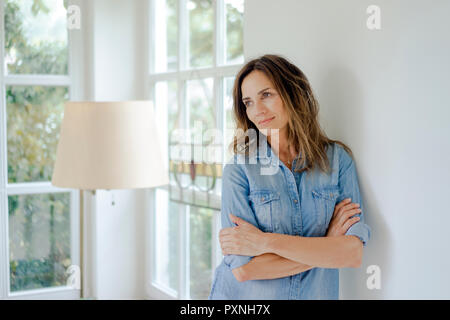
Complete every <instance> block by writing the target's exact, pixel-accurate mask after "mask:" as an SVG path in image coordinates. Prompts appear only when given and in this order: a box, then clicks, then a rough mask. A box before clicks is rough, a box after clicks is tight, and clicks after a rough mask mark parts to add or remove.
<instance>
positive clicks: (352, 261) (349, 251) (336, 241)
mask: <svg viewBox="0 0 450 320" xmlns="http://www.w3.org/2000/svg"><path fill="white" fill-rule="evenodd" d="M263 245H264V252H267V253H274V254H276V255H279V256H281V257H284V258H286V259H289V260H292V261H295V262H300V263H304V264H307V265H313V266H315V267H319V268H358V267H359V266H360V265H361V260H362V251H363V244H362V242H361V240H360V239H359V238H358V237H356V236H346V235H344V236H336V237H300V236H291V235H286V234H277V233H266V234H265V235H264V244H263Z"/></svg>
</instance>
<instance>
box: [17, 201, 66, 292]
mask: <svg viewBox="0 0 450 320" xmlns="http://www.w3.org/2000/svg"><path fill="white" fill-rule="evenodd" d="M8 211H9V220H8V224H9V259H10V260H9V261H10V262H9V263H10V284H11V286H10V290H11V292H13V291H19V290H28V289H38V288H47V287H54V286H63V285H66V279H67V276H68V275H67V274H66V269H67V268H68V267H69V266H70V265H71V258H70V193H54V194H33V195H16V196H9V197H8Z"/></svg>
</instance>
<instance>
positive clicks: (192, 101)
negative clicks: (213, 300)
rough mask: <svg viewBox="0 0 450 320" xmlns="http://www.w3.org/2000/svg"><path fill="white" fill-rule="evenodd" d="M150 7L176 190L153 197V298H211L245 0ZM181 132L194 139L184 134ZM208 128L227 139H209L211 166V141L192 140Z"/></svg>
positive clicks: (153, 63) (153, 75) (158, 100)
mask: <svg viewBox="0 0 450 320" xmlns="http://www.w3.org/2000/svg"><path fill="white" fill-rule="evenodd" d="M150 3H151V6H150V21H151V26H150V31H151V32H150V35H151V41H150V49H151V50H150V70H149V72H150V76H149V78H150V91H151V94H150V95H151V97H152V99H153V100H154V102H155V113H156V116H157V119H158V121H157V123H158V125H159V130H160V132H167V133H168V135H167V136H165V137H163V138H164V145H163V147H164V153H165V155H166V159H167V161H168V163H169V176H170V185H169V186H168V187H167V188H158V189H157V190H156V191H155V193H154V195H153V196H154V200H155V201H154V207H153V210H152V219H151V231H152V232H151V235H152V237H151V248H152V250H151V260H150V261H151V264H150V269H151V271H152V272H151V275H150V278H149V283H148V288H149V291H148V292H149V294H150V296H151V297H156V298H173V299H207V298H208V295H209V291H210V288H211V282H212V279H213V270H214V269H215V267H216V266H217V265H218V263H220V261H221V259H222V254H221V250H220V245H219V243H218V240H217V239H218V231H219V228H220V194H221V190H220V188H221V180H220V176H221V172H222V168H223V164H224V162H225V161H226V160H228V159H229V157H231V154H230V153H229V152H228V151H227V145H228V143H229V142H231V137H230V136H228V135H226V134H225V133H226V129H233V127H232V126H233V121H232V117H231V106H232V104H231V103H232V102H231V89H232V85H233V81H234V77H235V75H236V73H237V72H238V71H239V69H240V68H241V67H242V63H243V62H244V58H243V13H244V0H216V1H213V0H179V1H177V0H151V2H150ZM183 129H190V132H189V134H186V132H183V134H180V132H181V131H180V130H183ZM208 129H219V130H220V131H221V133H222V141H221V142H220V143H217V141H209V143H215V144H216V145H217V144H218V146H217V148H216V149H215V150H220V152H216V153H214V158H213V159H214V162H213V163H211V162H210V161H209V160H211V158H207V159H208V162H207V163H206V162H202V159H203V160H205V158H204V157H203V158H202V157H200V158H197V156H198V155H199V154H200V155H201V153H199V152H198V151H197V150H198V148H199V149H200V152H203V150H205V143H208V141H206V142H205V141H203V144H201V145H198V144H197V141H195V140H194V139H195V136H198V135H200V136H202V135H203V138H206V135H205V133H206V132H207V130H208ZM186 135H188V136H190V137H191V140H189V139H186ZM180 136H182V137H180ZM227 136H228V137H227ZM180 138H185V139H184V140H183V139H180ZM224 140H225V143H223V141H224ZM180 141H181V142H180ZM210 146H211V145H210ZM183 148H185V149H183ZM180 150H184V151H187V150H190V151H191V152H190V154H189V152H180ZM194 150H195V151H194ZM210 150H211V149H210ZM192 151H193V152H192ZM191 156H193V157H191ZM191 160H194V163H195V167H193V166H192V165H191ZM194 170H195V171H194ZM194 173H195V179H192V178H193V174H194Z"/></svg>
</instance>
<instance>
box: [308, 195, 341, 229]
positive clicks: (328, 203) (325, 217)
mask: <svg viewBox="0 0 450 320" xmlns="http://www.w3.org/2000/svg"><path fill="white" fill-rule="evenodd" d="M312 196H313V199H314V204H315V206H316V214H317V223H318V224H319V226H320V227H321V228H322V231H323V232H325V231H326V230H327V229H328V225H329V224H330V221H331V218H332V216H333V212H334V207H335V206H336V200H337V198H338V197H339V187H338V186H326V187H320V188H317V189H314V190H312Z"/></svg>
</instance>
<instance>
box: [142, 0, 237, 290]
mask: <svg viewBox="0 0 450 320" xmlns="http://www.w3.org/2000/svg"><path fill="white" fill-rule="evenodd" d="M149 1H150V3H149V11H148V12H149V17H150V19H148V21H149V30H150V34H149V38H150V41H149V55H150V57H149V59H150V63H149V66H150V70H149V73H150V76H149V85H150V88H149V90H150V97H151V99H152V100H154V98H155V85H156V83H157V82H160V81H176V82H177V97H178V107H179V108H182V110H183V112H184V114H183V117H184V119H187V118H188V117H187V114H189V110H188V108H189V106H188V105H187V102H186V82H187V81H189V80H196V79H204V78H212V79H213V81H214V84H213V103H214V104H215V105H216V106H219V107H218V108H216V119H217V124H218V129H220V130H221V131H222V132H224V128H225V124H226V123H225V121H226V117H225V112H224V111H225V107H224V79H225V78H227V77H235V76H236V74H237V73H238V71H239V70H240V69H241V68H242V66H243V64H237V65H225V64H224V63H225V50H224V43H225V41H226V34H225V23H226V17H225V14H226V9H225V1H224V0H213V5H214V18H215V21H214V45H213V50H214V54H213V65H212V67H208V68H195V69H193V68H191V69H187V62H188V51H187V48H188V46H187V44H188V40H189V38H188V10H187V2H188V0H179V2H178V57H177V58H178V59H177V64H178V66H177V70H176V71H173V72H164V73H154V72H153V71H154V70H155V69H154V59H153V57H155V54H154V45H153V44H154V43H155V30H156V28H155V19H154V14H155V4H154V0H149ZM155 111H156V112H155V114H157V115H158V114H159V115H160V117H161V119H158V121H160V120H162V122H164V120H166V119H167V116H166V115H165V113H167V110H155ZM164 117H166V118H165V119H164ZM162 132H163V134H166V135H167V132H168V131H167V130H165V131H162ZM224 138H225V133H224V134H223V141H225V139H224ZM165 139H166V137H164V140H165ZM225 150H226V146H225V145H224V146H223V152H222V154H223V155H225V154H226V153H225ZM222 165H224V163H222ZM174 187H175V186H174ZM163 189H166V190H167V189H168V188H163ZM150 193H151V194H150V196H149V198H150V203H151V204H152V205H151V206H150V209H149V210H150V219H149V230H150V233H151V234H154V232H153V230H155V229H154V228H155V225H154V222H153V221H154V215H155V213H156V201H155V200H156V191H155V190H151V192H150ZM180 210H181V209H180ZM181 213H182V214H180V220H179V221H178V223H179V230H178V232H179V233H178V236H179V243H178V246H179V250H180V252H179V257H178V258H179V266H178V270H179V274H178V294H176V293H174V292H173V290H171V289H169V288H164V287H162V286H160V285H158V284H156V283H154V282H153V279H152V277H153V272H152V271H153V270H152V268H153V267H154V263H155V261H154V250H153V248H154V244H155V239H154V237H153V236H149V238H148V243H149V244H150V247H149V254H150V258H149V259H148V260H147V261H148V263H149V268H147V294H148V298H149V299H191V298H190V296H189V263H188V262H189V207H188V208H187V210H185V211H184V212H181ZM215 213H216V214H214V215H213V219H212V225H211V228H212V235H213V239H212V241H213V243H212V269H213V270H212V271H213V272H212V275H211V276H212V277H214V269H215V268H216V267H217V265H218V264H219V263H220V262H221V260H222V257H223V256H222V254H221V250H220V244H219V241H218V239H217V235H218V232H219V229H220V225H221V224H220V211H215ZM211 280H212V279H211Z"/></svg>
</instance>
